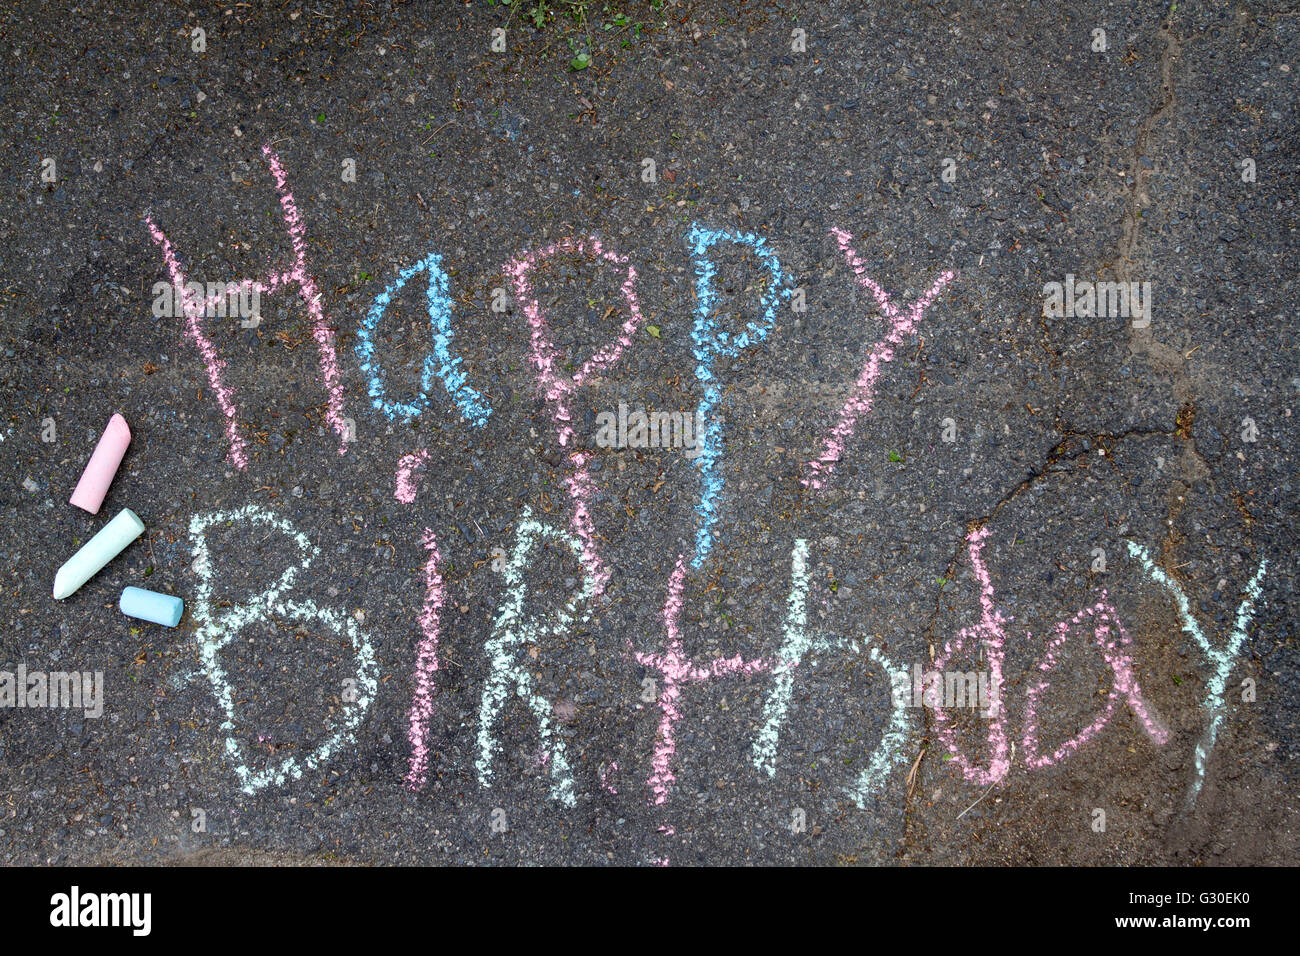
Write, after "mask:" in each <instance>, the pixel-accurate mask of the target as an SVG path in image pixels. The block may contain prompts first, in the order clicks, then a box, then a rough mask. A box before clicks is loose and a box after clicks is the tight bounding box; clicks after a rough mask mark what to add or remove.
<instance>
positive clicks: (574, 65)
mask: <svg viewBox="0 0 1300 956" xmlns="http://www.w3.org/2000/svg"><path fill="white" fill-rule="evenodd" d="M589 66H591V57H590V56H589V55H588V54H586V53H579V54H578V55H577V56H575V57H574V58H573V59H572V60H570V61H569V69H571V70H585V69H586V68H587V67H589Z"/></svg>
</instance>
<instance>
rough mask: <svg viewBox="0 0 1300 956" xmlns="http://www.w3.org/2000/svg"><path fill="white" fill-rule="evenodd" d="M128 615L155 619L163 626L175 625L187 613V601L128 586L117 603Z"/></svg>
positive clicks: (143, 619) (144, 619) (145, 619)
mask: <svg viewBox="0 0 1300 956" xmlns="http://www.w3.org/2000/svg"><path fill="white" fill-rule="evenodd" d="M117 606H118V607H119V608H121V609H122V613H123V614H125V615H127V616H128V617H138V618H139V619H140V620H142V621H153V623H155V624H161V625H162V626H163V627H175V626H176V625H177V624H179V623H180V622H181V615H182V614H183V613H185V602H184V601H182V600H181V599H180V598H178V597H175V596H174V595H171V594H159V593H158V592H157V591H146V590H145V589H144V588H127V589H125V590H124V591H123V592H122V600H121V601H119V602H118V605H117Z"/></svg>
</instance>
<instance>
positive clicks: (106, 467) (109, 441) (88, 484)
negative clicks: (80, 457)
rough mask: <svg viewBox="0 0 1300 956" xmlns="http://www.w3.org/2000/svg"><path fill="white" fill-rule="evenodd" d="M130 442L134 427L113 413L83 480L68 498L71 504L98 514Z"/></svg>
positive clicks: (100, 437)
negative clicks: (131, 427) (128, 425)
mask: <svg viewBox="0 0 1300 956" xmlns="http://www.w3.org/2000/svg"><path fill="white" fill-rule="evenodd" d="M129 444H131V429H130V428H128V427H127V424H126V419H125V418H123V417H122V416H121V415H114V416H113V417H112V418H110V419H109V420H108V427H107V428H105V429H104V434H102V435H100V436H99V444H98V445H96V446H95V453H94V454H93V455H91V456H90V461H89V462H87V463H86V470H85V471H83V472H82V473H81V480H80V481H79V482H77V488H76V490H75V491H73V492H72V497H71V498H69V499H68V504H72V505H76V506H77V507H78V508H80V509H82V510H83V511H89V512H90V513H91V514H92V515H94V514H99V506H100V505H102V504H103V503H104V495H106V494H108V486H109V485H111V484H112V483H113V476H114V475H116V474H117V466H118V465H120V464H122V456H123V455H125V454H126V446H127V445H129Z"/></svg>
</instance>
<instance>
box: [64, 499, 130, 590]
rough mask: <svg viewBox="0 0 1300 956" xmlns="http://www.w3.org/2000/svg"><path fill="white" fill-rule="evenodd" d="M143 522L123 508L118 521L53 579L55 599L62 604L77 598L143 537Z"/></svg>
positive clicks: (92, 539) (86, 546) (108, 527)
mask: <svg viewBox="0 0 1300 956" xmlns="http://www.w3.org/2000/svg"><path fill="white" fill-rule="evenodd" d="M142 534H144V522H143V521H141V520H140V519H139V518H137V517H136V514H135V512H134V511H132V510H131V509H130V508H123V509H122V510H121V511H120V512H119V513H118V516H117V517H116V518H114V519H113V520H112V521H110V522H109V523H108V524H106V525H104V527H102V528H100V529H99V534H97V535H95V536H94V537H93V538H91V539H90V540H89V541H87V542H86V543H85V544H83V545H82V546H81V550H80V551H78V552H77V553H76V554H74V555H73V556H72V557H70V558H68V560H67V561H66V562H64V564H63V567H61V568H59V573H58V574H56V575H54V597H55V599H56V600H59V601H62V600H63V599H64V598H65V597H68V596H69V595H71V594H75V593H76V590H77V588H79V587H81V586H82V585H83V584H85V583H86V582H87V581H89V580H90V579H91V578H93V577H94V576H95V575H96V574H98V573H99V571H100V569H101V568H102V567H103V566H104V565H106V564H108V562H110V561H112V560H113V559H114V558H116V557H117V556H118V555H119V554H121V553H122V551H123V550H124V549H125V548H126V546H127V545H128V544H130V543H131V542H132V541H134V540H135V539H136V538H138V537H140V535H142Z"/></svg>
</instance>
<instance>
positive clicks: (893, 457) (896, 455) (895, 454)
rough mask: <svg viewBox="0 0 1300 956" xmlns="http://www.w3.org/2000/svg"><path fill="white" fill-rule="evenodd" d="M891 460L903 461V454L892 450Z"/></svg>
mask: <svg viewBox="0 0 1300 956" xmlns="http://www.w3.org/2000/svg"><path fill="white" fill-rule="evenodd" d="M889 460H890V461H902V460H903V456H902V455H900V454H899V453H898V452H896V451H891V452H890V453H889Z"/></svg>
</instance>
